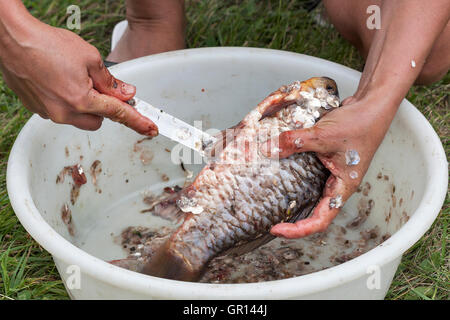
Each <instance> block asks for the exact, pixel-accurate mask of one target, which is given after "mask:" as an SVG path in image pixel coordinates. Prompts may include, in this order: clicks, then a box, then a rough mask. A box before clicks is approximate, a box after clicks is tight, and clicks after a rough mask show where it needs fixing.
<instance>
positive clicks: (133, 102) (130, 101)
mask: <svg viewBox="0 0 450 320" xmlns="http://www.w3.org/2000/svg"><path fill="white" fill-rule="evenodd" d="M103 64H104V65H105V67H107V68H109V67H112V66H115V65H116V64H117V62H113V61H108V60H103ZM127 103H128V104H129V105H130V106H132V107H134V106H135V105H136V101H135V100H134V99H133V98H132V99H130V100H128V101H127Z"/></svg>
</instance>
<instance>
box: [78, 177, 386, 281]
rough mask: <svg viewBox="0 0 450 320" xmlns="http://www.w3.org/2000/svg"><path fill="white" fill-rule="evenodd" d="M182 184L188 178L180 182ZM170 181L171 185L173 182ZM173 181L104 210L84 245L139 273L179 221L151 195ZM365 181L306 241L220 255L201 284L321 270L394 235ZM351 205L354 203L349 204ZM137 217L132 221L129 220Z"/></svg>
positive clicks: (167, 189) (281, 242)
mask: <svg viewBox="0 0 450 320" xmlns="http://www.w3.org/2000/svg"><path fill="white" fill-rule="evenodd" d="M176 182H178V185H181V186H182V185H183V183H184V181H183V180H180V181H176ZM170 183H171V184H170ZM174 185H176V184H174V181H170V182H167V183H163V184H158V185H156V186H154V187H153V188H151V189H147V190H143V191H141V192H137V193H134V194H132V195H130V196H128V197H126V198H124V199H121V200H120V201H119V202H117V203H114V204H112V205H111V206H110V207H109V208H106V209H105V213H104V216H105V217H106V219H104V220H102V221H101V223H98V224H95V225H93V226H92V227H91V228H90V229H89V230H85V232H84V233H83V234H82V235H81V234H80V235H79V237H78V239H79V247H80V248H81V249H83V250H85V251H86V252H88V253H90V254H92V255H94V256H96V257H98V258H101V259H103V260H105V261H111V260H114V261H113V263H114V264H115V265H118V266H120V267H124V268H127V269H129V270H132V271H137V272H139V271H140V270H141V268H142V267H143V265H144V264H145V262H146V261H148V259H151V256H152V254H153V253H154V252H155V250H156V249H157V248H158V247H159V246H160V245H161V244H162V243H163V242H164V241H165V240H166V239H167V238H168V237H169V236H170V234H171V232H172V231H173V230H174V228H176V227H177V226H178V225H179V222H178V223H175V222H171V221H168V220H166V219H163V218H161V217H157V216H154V215H153V214H152V212H151V210H149V201H148V198H149V197H148V195H164V194H166V193H168V192H170V190H171V188H170V187H169V186H174ZM370 189H371V186H370V184H369V183H367V182H366V183H363V185H362V186H361V187H360V188H359V189H358V192H357V193H356V195H355V196H354V197H356V198H357V200H356V203H357V205H356V206H353V208H354V209H348V208H347V207H344V208H343V209H342V211H341V213H340V214H339V215H338V216H337V217H336V219H335V220H334V221H333V223H332V224H331V225H330V226H329V228H328V230H327V231H326V232H323V233H320V234H315V235H312V236H309V237H306V238H303V239H294V240H288V239H282V238H276V239H274V240H273V241H271V242H269V243H267V244H265V245H264V246H262V247H260V248H258V249H256V250H253V251H252V252H249V253H247V254H244V255H241V256H235V255H230V256H223V257H216V258H215V259H213V260H212V261H210V263H209V265H208V266H207V268H206V272H205V273H204V275H203V277H202V278H201V279H200V282H209V283H243V282H259V281H270V280H278V279H285V278H290V277H294V276H301V275H304V274H308V273H312V272H316V271H320V270H323V269H326V268H329V267H332V266H335V265H338V264H340V263H343V262H346V261H348V260H350V259H353V258H355V257H357V256H359V255H361V254H363V253H365V252H367V251H369V250H370V249H372V248H374V247H376V246H377V245H379V244H380V243H381V242H383V241H384V240H386V239H387V238H389V236H390V235H389V233H386V232H384V233H383V232H382V231H381V230H380V228H379V227H378V226H376V225H375V224H374V223H372V222H371V221H370V219H369V220H368V218H369V217H370V215H371V213H372V209H373V208H374V207H375V206H376V203H375V202H374V200H373V199H371V197H370ZM349 207H350V206H349ZM127 220H128V221H132V223H133V224H132V225H130V224H127Z"/></svg>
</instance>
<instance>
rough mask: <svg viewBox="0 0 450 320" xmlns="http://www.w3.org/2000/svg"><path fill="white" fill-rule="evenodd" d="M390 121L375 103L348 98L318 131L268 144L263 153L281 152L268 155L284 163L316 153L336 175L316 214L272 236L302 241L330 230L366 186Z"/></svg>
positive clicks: (299, 132) (300, 132)
mask: <svg viewBox="0 0 450 320" xmlns="http://www.w3.org/2000/svg"><path fill="white" fill-rule="evenodd" d="M385 117H386V115H385V114H383V113H382V112H381V111H380V110H379V109H378V108H377V104H376V101H374V100H372V101H369V100H368V99H364V98H363V99H361V100H358V99H357V98H355V97H349V98H347V99H345V100H344V101H343V102H342V106H341V107H340V108H337V109H335V110H333V111H331V112H330V113H327V114H326V115H324V116H323V117H322V118H321V119H320V120H319V121H318V122H317V123H316V124H315V125H314V126H313V127H310V128H308V129H300V130H293V131H287V132H283V133H282V134H280V136H279V138H278V139H277V138H275V139H273V140H271V141H269V142H268V143H269V144H270V146H266V147H264V146H263V147H262V151H263V150H272V151H270V152H271V153H273V150H280V153H279V154H277V155H273V154H272V155H269V156H279V157H280V158H285V157H288V156H289V155H291V154H293V153H296V152H307V151H313V152H316V154H317V156H318V158H319V159H320V161H321V162H322V163H323V165H324V166H325V167H326V168H327V169H328V170H330V172H331V175H330V177H329V178H328V180H327V181H326V184H325V188H324V191H323V196H322V199H321V200H320V202H319V203H318V204H317V206H316V208H315V209H314V211H313V214H312V215H311V216H310V217H309V218H306V219H304V220H299V221H297V222H295V223H279V224H277V225H275V226H273V227H272V229H271V230H270V232H271V233H272V234H273V235H276V236H281V237H285V238H301V237H305V236H308V235H310V234H313V233H316V232H322V231H325V230H326V229H327V227H328V226H329V225H330V223H331V222H332V221H333V219H334V218H335V217H336V215H337V214H338V213H339V211H340V208H341V207H342V206H343V205H344V203H345V201H347V199H348V198H349V197H350V196H351V195H352V194H353V193H354V192H355V191H356V189H357V188H358V186H359V184H360V183H361V180H362V179H363V177H364V175H365V173H366V171H367V169H368V167H369V165H370V162H371V160H372V158H373V155H374V154H375V152H376V150H377V148H378V146H379V145H380V143H381V141H382V140H383V137H384V135H385V133H386V132H387V129H388V128H389V124H390V122H391V121H389V119H385ZM299 139H300V140H299ZM274 146H275V147H278V148H274ZM263 152H264V151H263ZM346 158H347V159H346ZM349 158H350V159H349ZM349 160H350V161H349Z"/></svg>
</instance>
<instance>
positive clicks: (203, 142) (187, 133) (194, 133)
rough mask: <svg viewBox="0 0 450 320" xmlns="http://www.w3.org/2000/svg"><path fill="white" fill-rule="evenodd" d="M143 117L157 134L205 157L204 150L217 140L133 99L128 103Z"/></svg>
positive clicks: (143, 102) (139, 100) (162, 111)
mask: <svg viewBox="0 0 450 320" xmlns="http://www.w3.org/2000/svg"><path fill="white" fill-rule="evenodd" d="M128 104H130V105H131V106H132V107H134V108H135V109H136V111H137V112H139V113H140V114H141V115H143V116H144V117H147V118H149V119H150V120H152V121H153V122H154V123H155V124H156V125H157V126H158V132H159V134H161V135H163V136H165V137H167V138H169V139H171V140H173V141H175V142H178V143H181V144H182V145H184V146H186V147H188V148H190V149H192V150H195V151H197V152H199V153H200V154H201V155H202V156H206V154H205V149H207V148H208V147H209V146H212V145H213V144H214V143H215V142H216V141H217V138H215V137H213V136H211V135H210V134H208V133H206V132H204V131H202V130H200V129H198V128H196V127H194V126H191V125H190V124H188V123H186V122H184V121H182V120H180V119H178V118H176V117H174V116H172V115H170V114H168V113H167V112H165V111H164V110H162V109H159V108H156V107H154V106H152V105H151V104H149V103H147V102H145V101H144V100H142V99H139V98H136V97H134V98H133V99H131V100H130V101H128Z"/></svg>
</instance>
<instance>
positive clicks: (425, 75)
mask: <svg viewBox="0 0 450 320" xmlns="http://www.w3.org/2000/svg"><path fill="white" fill-rule="evenodd" d="M448 70H449V69H448V67H447V66H444V65H442V64H441V63H439V62H435V61H429V62H426V63H425V65H424V66H423V68H422V71H421V72H420V74H419V76H418V77H417V79H416V81H415V84H417V85H429V84H432V83H434V82H437V81H439V80H441V79H442V78H443V77H444V76H445V74H446V73H447V72H448Z"/></svg>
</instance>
